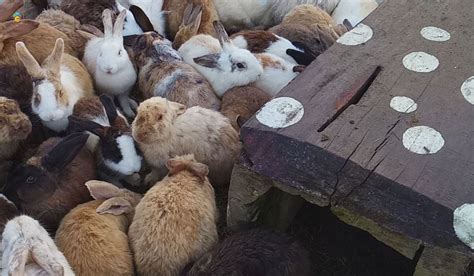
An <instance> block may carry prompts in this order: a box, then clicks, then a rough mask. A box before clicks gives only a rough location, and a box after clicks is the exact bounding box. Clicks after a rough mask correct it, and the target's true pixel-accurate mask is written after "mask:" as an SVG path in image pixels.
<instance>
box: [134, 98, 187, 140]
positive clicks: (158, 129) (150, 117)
mask: <svg viewBox="0 0 474 276" xmlns="http://www.w3.org/2000/svg"><path fill="white" fill-rule="evenodd" d="M184 112H186V106H185V105H182V104H180V103H175V102H170V101H168V100H166V99H165V98H161V97H153V98H151V99H148V100H146V101H144V102H142V103H141V104H140V106H138V112H137V117H136V118H135V120H133V123H132V135H133V138H134V139H135V140H136V141H137V142H139V143H144V144H150V143H153V142H156V141H160V140H165V139H168V138H169V135H170V131H171V128H172V125H173V121H174V120H175V119H176V117H178V116H179V115H181V114H183V113H184Z"/></svg>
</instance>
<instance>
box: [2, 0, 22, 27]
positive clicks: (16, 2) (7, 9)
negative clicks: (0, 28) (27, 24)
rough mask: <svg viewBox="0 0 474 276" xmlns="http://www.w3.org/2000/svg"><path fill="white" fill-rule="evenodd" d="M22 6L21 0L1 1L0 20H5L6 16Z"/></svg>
mask: <svg viewBox="0 0 474 276" xmlns="http://www.w3.org/2000/svg"><path fill="white" fill-rule="evenodd" d="M22 6H23V0H13V1H8V0H7V1H3V3H1V4H0V22H3V21H7V20H8V18H9V17H10V16H11V15H12V14H13V13H14V12H15V11H17V10H19V9H20V8H21V7H22Z"/></svg>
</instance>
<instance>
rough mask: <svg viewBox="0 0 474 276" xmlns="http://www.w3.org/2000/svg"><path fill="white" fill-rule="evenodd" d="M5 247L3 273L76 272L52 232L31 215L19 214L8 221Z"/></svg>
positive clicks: (30, 275)
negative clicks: (60, 249)
mask: <svg viewBox="0 0 474 276" xmlns="http://www.w3.org/2000/svg"><path fill="white" fill-rule="evenodd" d="M2 249H3V258H2V268H3V269H4V270H3V271H2V276H7V275H26V276H38V275H40V276H41V275H65V276H73V275H74V272H73V271H72V269H71V267H70V265H69V263H68V261H67V260H66V258H65V257H64V255H63V253H61V252H60V251H59V250H58V248H57V247H56V245H55V244H54V241H53V239H51V237H50V236H49V234H48V232H46V230H45V229H44V228H43V227H42V226H41V225H40V224H39V222H38V221H36V220H35V219H33V218H31V217H29V216H19V217H16V218H14V219H13V220H10V221H9V222H8V223H7V225H6V226H5V230H4V232H3V239H2Z"/></svg>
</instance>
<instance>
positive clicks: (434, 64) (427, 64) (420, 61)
mask: <svg viewBox="0 0 474 276" xmlns="http://www.w3.org/2000/svg"><path fill="white" fill-rule="evenodd" d="M403 65H404V66H405V68H407V69H408V70H410V71H414V72H419V73H429V72H432V71H434V70H436V68H438V66H439V60H438V59H437V58H436V57H435V56H432V55H430V54H427V53H424V52H413V53H410V54H408V55H406V56H405V57H404V58H403Z"/></svg>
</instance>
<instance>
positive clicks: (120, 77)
mask: <svg viewBox="0 0 474 276" xmlns="http://www.w3.org/2000/svg"><path fill="white" fill-rule="evenodd" d="M126 14H127V13H126V11H125V10H123V11H121V12H120V15H119V16H118V17H117V20H116V21H115V25H113V24H112V12H111V11H110V10H109V9H106V10H104V12H103V14H102V16H103V19H104V37H95V38H93V39H91V40H89V42H88V43H87V46H86V49H85V51H84V57H83V62H84V63H85V64H86V66H87V68H88V69H89V72H91V74H92V75H93V76H94V80H95V84H96V87H97V89H98V90H99V92H101V93H105V94H109V95H112V96H116V97H117V98H118V100H119V103H120V107H121V108H122V110H123V112H124V113H125V115H127V116H129V117H133V116H134V115H135V113H134V111H133V110H132V109H135V108H136V107H137V103H136V102H135V101H133V100H132V99H130V98H129V93H130V91H131V90H132V88H133V86H134V84H135V82H136V80H137V72H136V71H135V68H134V66H133V63H132V62H131V60H130V57H129V56H128V53H127V51H126V50H125V48H124V46H123V36H122V29H123V24H124V20H125V16H126Z"/></svg>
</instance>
